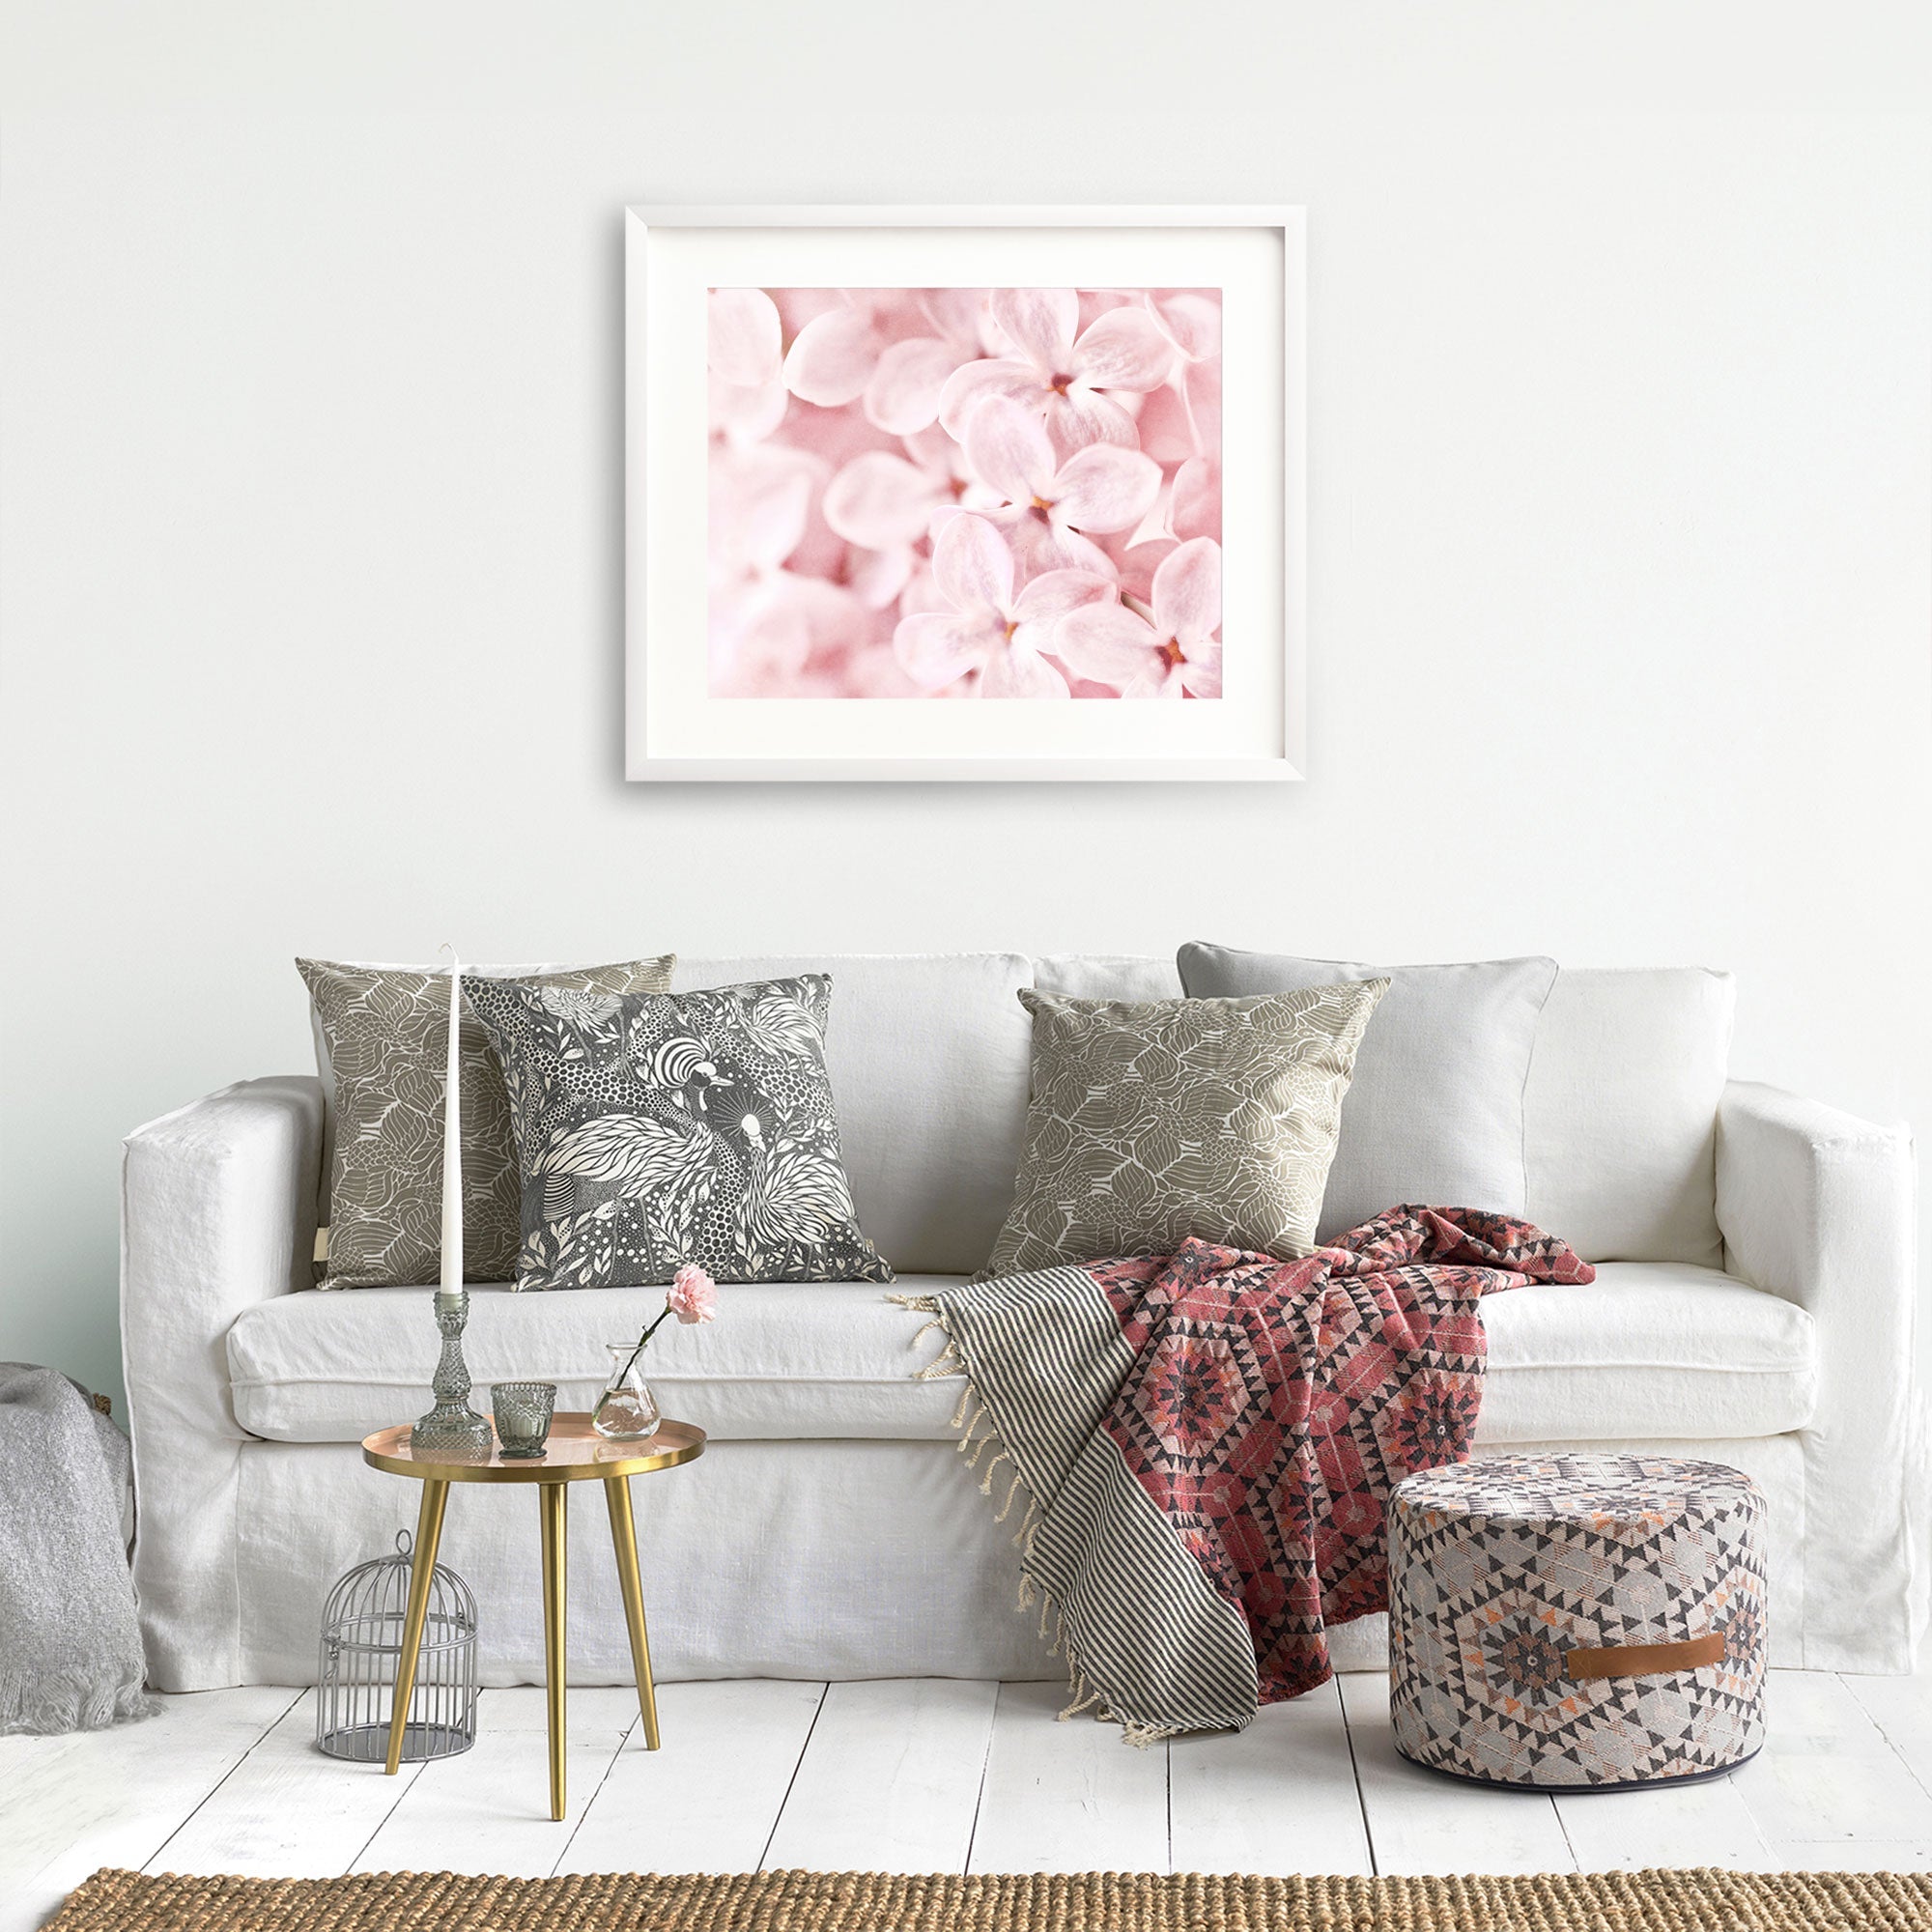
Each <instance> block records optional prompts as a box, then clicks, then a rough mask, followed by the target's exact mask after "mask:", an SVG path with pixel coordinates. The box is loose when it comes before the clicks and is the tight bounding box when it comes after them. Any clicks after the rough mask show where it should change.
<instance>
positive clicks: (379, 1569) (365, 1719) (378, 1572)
mask: <svg viewBox="0 0 1932 1932" xmlns="http://www.w3.org/2000/svg"><path fill="white" fill-rule="evenodd" d="M409 1602H410V1533H409V1531H408V1530H406V1529H405V1530H400V1531H398V1532H397V1535H396V1554H395V1555H393V1556H379V1557H377V1558H376V1559H375V1560H374V1561H373V1562H370V1563H358V1564H357V1565H356V1566H355V1569H353V1570H351V1571H350V1572H349V1573H348V1574H347V1575H346V1576H345V1577H342V1579H341V1580H340V1581H339V1582H338V1583H337V1584H336V1586H335V1587H334V1589H332V1590H331V1591H330V1592H329V1593H328V1602H327V1605H325V1606H324V1608H323V1613H322V1659H321V1663H320V1666H319V1668H318V1670H317V1672H316V1682H317V1685H318V1686H319V1687H320V1688H319V1689H318V1690H317V1692H316V1700H315V1742H316V1747H317V1748H318V1749H319V1750H325V1751H327V1753H328V1754H329V1756H330V1757H346V1758H352V1759H354V1760H355V1762H356V1763H358V1764H372V1763H375V1764H380V1763H381V1762H382V1761H383V1759H384V1758H385V1757H386V1756H387V1755H388V1749H389V1715H390V1711H391V1708H392V1704H391V1699H392V1696H393V1693H394V1690H395V1682H396V1662H397V1660H398V1659H399V1658H400V1657H401V1655H402V1648H403V1622H404V1619H405V1617H406V1616H407V1615H408V1612H409ZM475 1742H476V1599H475V1597H474V1596H473V1595H471V1593H470V1589H469V1584H468V1583H466V1582H465V1581H464V1580H463V1578H462V1577H459V1576H458V1575H457V1574H456V1572H455V1571H453V1570H450V1569H446V1568H445V1567H444V1566H443V1565H442V1564H440V1563H439V1564H438V1565H437V1566H436V1568H435V1570H434V1571H433V1572H432V1573H431V1577H430V1591H429V1612H428V1614H427V1615H426V1616H425V1617H424V1619H423V1634H422V1649H421V1651H420V1653H419V1654H418V1656H417V1659H416V1681H415V1688H414V1690H412V1692H411V1693H410V1713H409V1721H408V1723H407V1724H405V1725H404V1727H403V1759H404V1762H405V1763H408V1764H414V1763H416V1762H417V1761H418V1760H420V1759H426V1758H438V1757H455V1756H456V1755H457V1754H458V1753H459V1752H461V1751H467V1750H468V1749H469V1747H470V1746H471V1745H473V1744H474V1743H475Z"/></svg>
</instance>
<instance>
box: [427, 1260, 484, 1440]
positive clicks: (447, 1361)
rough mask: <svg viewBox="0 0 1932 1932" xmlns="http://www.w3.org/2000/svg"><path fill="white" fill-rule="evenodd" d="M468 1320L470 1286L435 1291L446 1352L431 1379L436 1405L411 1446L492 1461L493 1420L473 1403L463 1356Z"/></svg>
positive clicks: (439, 1327) (444, 1350)
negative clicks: (491, 1423) (470, 1403)
mask: <svg viewBox="0 0 1932 1932" xmlns="http://www.w3.org/2000/svg"><path fill="white" fill-rule="evenodd" d="M468 1323H469V1290H468V1289H463V1288H459V1289H457V1290H456V1291H455V1292H454V1293H449V1292H447V1291H445V1290H443V1289H438V1290H437V1292H436V1325H437V1328H438V1330H439V1331H440V1334H441V1336H442V1354H441V1356H440V1359H439V1360H438V1362H437V1365H436V1379H435V1380H434V1381H433V1382H432V1383H431V1384H430V1386H431V1388H432V1389H433V1390H434V1391H435V1394H436V1406H435V1407H434V1408H432V1409H431V1410H430V1411H429V1413H428V1414H427V1415H425V1416H422V1417H420V1418H419V1419H418V1420H417V1422H416V1424H415V1427H414V1428H412V1430H411V1431H410V1447H411V1449H412V1450H413V1451H414V1453H415V1454H416V1455H418V1456H433V1457H435V1458H436V1459H437V1460H438V1461H439V1462H443V1463H487V1462H488V1461H489V1460H490V1451H491V1448H492V1446H493V1437H492V1436H491V1434H490V1424H489V1421H488V1420H487V1418H485V1417H483V1416H480V1415H478V1414H477V1413H476V1411H475V1410H474V1409H473V1408H471V1407H470V1406H469V1365H468V1364H467V1363H466V1362H465V1361H464V1359H463V1330H464V1328H465V1327H466V1326H467V1325H468Z"/></svg>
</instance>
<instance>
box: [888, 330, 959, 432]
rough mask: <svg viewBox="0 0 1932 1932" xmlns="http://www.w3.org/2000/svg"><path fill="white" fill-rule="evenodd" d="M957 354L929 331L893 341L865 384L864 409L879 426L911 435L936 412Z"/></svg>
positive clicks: (931, 418)
mask: <svg viewBox="0 0 1932 1932" xmlns="http://www.w3.org/2000/svg"><path fill="white" fill-rule="evenodd" d="M958 360H959V358H958V356H957V355H954V354H953V353H952V350H951V349H950V348H948V347H947V345H946V344H945V343H943V342H940V341H938V340H936V339H935V338H934V337H932V336H930V335H915V336H913V337H911V338H910V339H909V340H908V341H905V342H895V343H894V344H893V346H892V347H891V348H890V349H888V350H887V351H886V353H885V354H884V355H881V356H880V357H879V366H878V367H877V368H876V369H875V370H873V372H872V380H871V381H870V382H869V383H867V384H866V413H867V416H869V417H870V418H871V420H872V421H873V422H874V423H876V424H877V425H878V426H879V428H880V429H883V430H890V431H891V432H892V433H893V435H895V436H911V435H912V434H913V433H914V432H915V431H917V430H922V429H924V428H925V427H926V426H927V425H928V424H929V423H931V422H932V420H933V419H934V418H935V417H936V416H937V415H938V414H939V398H940V397H941V395H942V394H944V392H945V389H946V383H947V379H948V378H949V377H950V376H951V375H952V371H953V369H954V367H955V366H956V365H957V363H958Z"/></svg>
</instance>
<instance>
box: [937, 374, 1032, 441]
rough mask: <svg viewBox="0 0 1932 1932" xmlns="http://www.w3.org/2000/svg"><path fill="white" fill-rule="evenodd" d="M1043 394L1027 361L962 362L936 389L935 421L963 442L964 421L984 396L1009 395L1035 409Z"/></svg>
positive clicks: (965, 421) (948, 433)
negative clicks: (938, 388) (937, 405)
mask: <svg viewBox="0 0 1932 1932" xmlns="http://www.w3.org/2000/svg"><path fill="white" fill-rule="evenodd" d="M1044 394H1045V391H1044V390H1043V389H1042V388H1041V387H1040V384H1039V377H1038V376H1037V374H1036V373H1035V370H1034V366H1033V364H1032V363H1031V362H1014V361H1011V360H1008V361H982V362H962V363H961V364H960V365H959V367H958V368H956V369H955V370H953V372H952V375H951V376H949V377H948V378H947V379H946V387H945V388H944V389H942V390H941V391H940V395H939V420H940V421H941V423H943V424H944V425H945V428H946V433H947V435H948V436H950V437H952V440H954V441H955V442H963V441H965V440H966V424H967V422H968V420H969V419H970V418H971V416H972V414H973V412H974V411H975V410H977V409H978V408H979V407H980V404H981V403H982V402H983V401H984V400H985V399H986V398H987V397H988V396H1009V397H1011V398H1012V399H1013V400H1014V401H1015V402H1021V403H1026V404H1029V405H1031V406H1032V407H1033V408H1034V409H1035V410H1036V411H1037V409H1038V407H1039V399H1040V397H1041V396H1042V395H1044Z"/></svg>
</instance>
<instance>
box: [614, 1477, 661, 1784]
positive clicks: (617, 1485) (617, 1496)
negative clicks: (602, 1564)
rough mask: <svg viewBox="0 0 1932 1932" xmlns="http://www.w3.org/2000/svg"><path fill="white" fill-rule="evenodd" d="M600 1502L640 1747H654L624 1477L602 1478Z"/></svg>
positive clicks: (646, 1639) (653, 1693)
mask: <svg viewBox="0 0 1932 1932" xmlns="http://www.w3.org/2000/svg"><path fill="white" fill-rule="evenodd" d="M604 1502H605V1505H606V1507H607V1508H608V1509H609V1510H610V1512H611V1542H612V1543H613V1544H614V1545H615V1546H616V1550H617V1583H618V1587H619V1588H620V1589H622V1591H623V1592H624V1622H625V1623H626V1625H628V1626H629V1629H630V1633H631V1669H632V1672H633V1674H634V1675H635V1676H636V1678H637V1680H638V1710H639V1713H640V1714H641V1715H642V1717H643V1720H644V1748H645V1749H646V1750H656V1749H657V1747H658V1692H657V1686H656V1685H655V1684H653V1683H652V1682H651V1639H650V1636H649V1634H648V1633H647V1632H646V1631H645V1629H644V1586H643V1584H642V1582H641V1581H639V1577H638V1525H637V1522H636V1520H635V1519H634V1518H633V1517H632V1515H631V1482H630V1478H629V1477H628V1476H606V1477H605V1479H604Z"/></svg>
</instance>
